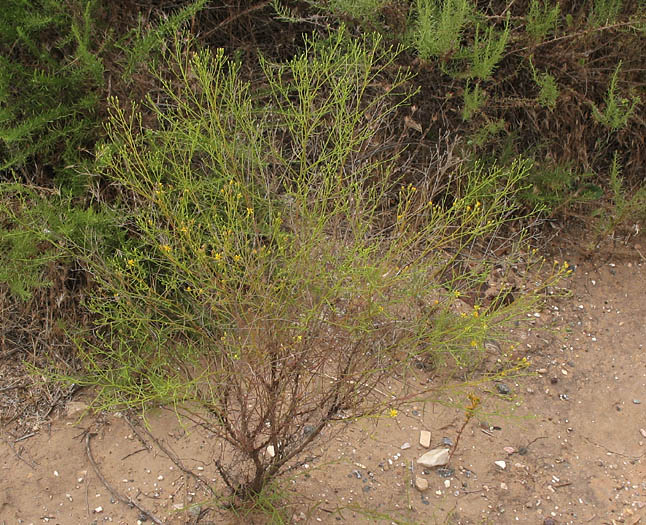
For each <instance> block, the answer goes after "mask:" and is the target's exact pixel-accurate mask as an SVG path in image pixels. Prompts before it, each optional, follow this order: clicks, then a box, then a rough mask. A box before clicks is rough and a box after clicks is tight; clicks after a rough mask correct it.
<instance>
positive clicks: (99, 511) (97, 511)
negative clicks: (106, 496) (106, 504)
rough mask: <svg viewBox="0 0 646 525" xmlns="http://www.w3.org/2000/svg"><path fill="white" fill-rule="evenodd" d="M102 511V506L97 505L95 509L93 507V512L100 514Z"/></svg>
mask: <svg viewBox="0 0 646 525" xmlns="http://www.w3.org/2000/svg"><path fill="white" fill-rule="evenodd" d="M102 512H103V507H97V508H96V509H94V513H95V514H101V513H102Z"/></svg>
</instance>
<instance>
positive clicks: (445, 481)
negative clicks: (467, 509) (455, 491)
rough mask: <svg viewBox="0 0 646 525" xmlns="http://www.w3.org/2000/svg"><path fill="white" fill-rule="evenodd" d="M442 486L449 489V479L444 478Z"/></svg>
mask: <svg viewBox="0 0 646 525" xmlns="http://www.w3.org/2000/svg"><path fill="white" fill-rule="evenodd" d="M444 486H445V487H446V488H447V489H449V488H451V480H450V479H445V480H444Z"/></svg>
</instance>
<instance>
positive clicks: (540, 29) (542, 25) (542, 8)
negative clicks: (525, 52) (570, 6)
mask: <svg viewBox="0 0 646 525" xmlns="http://www.w3.org/2000/svg"><path fill="white" fill-rule="evenodd" d="M559 14H560V5H559V3H558V2H557V3H556V4H555V5H554V6H552V5H551V3H550V0H531V2H530V4H529V12H528V13H527V17H526V22H525V23H526V26H525V27H526V29H527V32H528V33H529V35H530V36H531V38H532V39H533V40H534V41H535V42H542V41H543V40H544V39H545V37H546V36H547V35H548V34H550V32H552V31H553V30H554V29H555V28H556V24H557V22H558V18H559Z"/></svg>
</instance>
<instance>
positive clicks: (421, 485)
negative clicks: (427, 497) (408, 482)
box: [415, 476, 428, 492]
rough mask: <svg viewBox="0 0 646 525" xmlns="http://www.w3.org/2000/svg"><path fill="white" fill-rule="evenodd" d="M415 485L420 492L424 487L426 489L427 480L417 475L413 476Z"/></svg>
mask: <svg viewBox="0 0 646 525" xmlns="http://www.w3.org/2000/svg"><path fill="white" fill-rule="evenodd" d="M415 487H417V490H419V491H420V492H424V491H425V490H426V489H428V480H427V479H424V478H420V477H419V476H417V477H416V478H415Z"/></svg>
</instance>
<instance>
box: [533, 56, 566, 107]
mask: <svg viewBox="0 0 646 525" xmlns="http://www.w3.org/2000/svg"><path fill="white" fill-rule="evenodd" d="M529 67H530V69H531V70H532V77H533V79H534V82H536V84H537V85H538V87H539V88H540V92H539V93H538V98H537V101H538V103H539V104H540V105H541V106H543V107H544V108H547V109H549V110H550V111H551V110H553V109H554V108H555V107H556V101H557V100H558V98H559V88H558V85H557V84H556V79H555V78H554V77H553V76H552V75H550V74H549V73H538V72H537V71H536V68H535V67H534V63H533V61H532V57H530V58H529Z"/></svg>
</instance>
